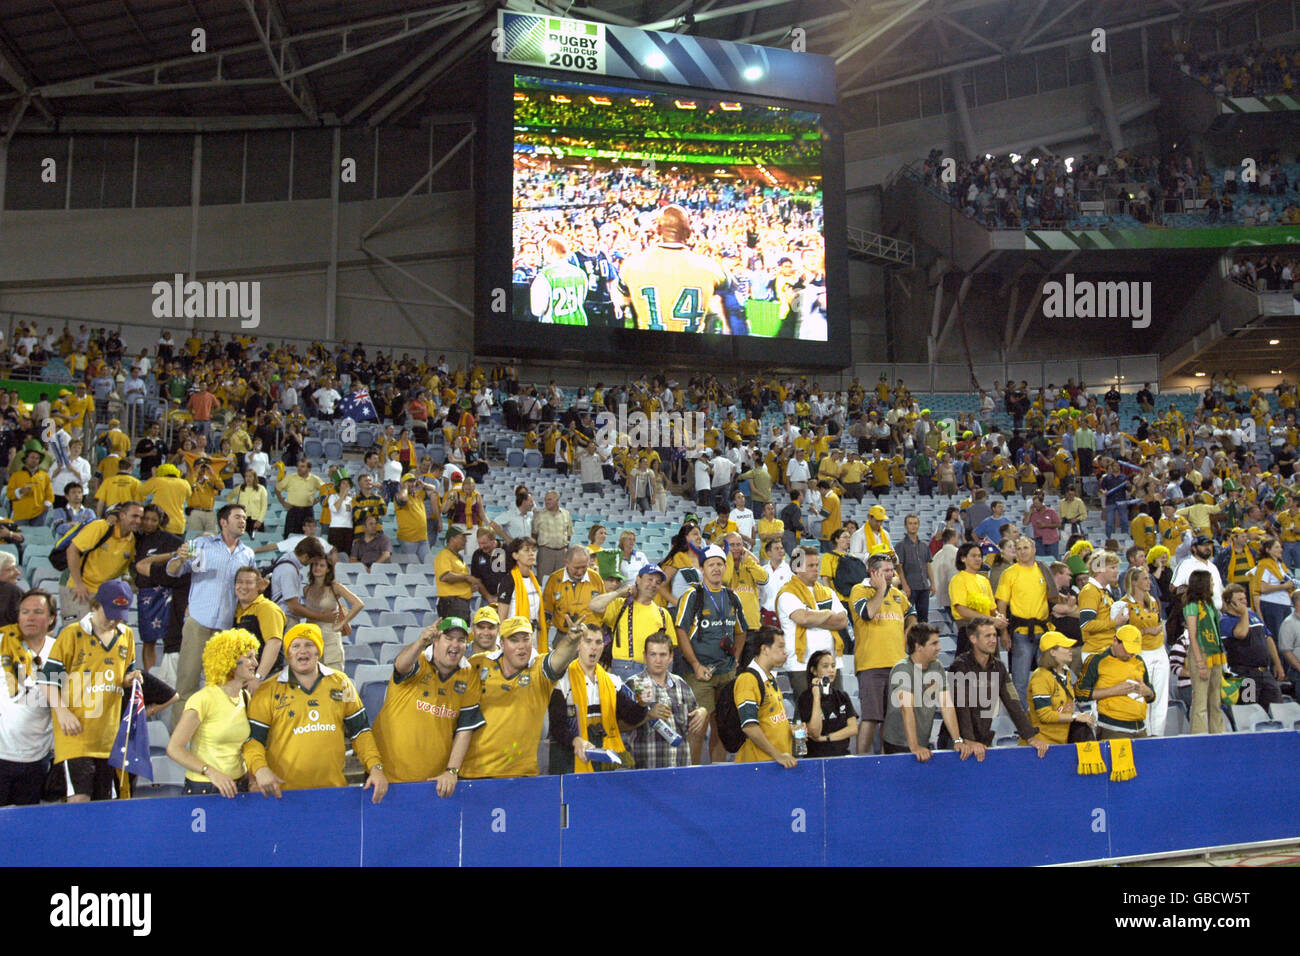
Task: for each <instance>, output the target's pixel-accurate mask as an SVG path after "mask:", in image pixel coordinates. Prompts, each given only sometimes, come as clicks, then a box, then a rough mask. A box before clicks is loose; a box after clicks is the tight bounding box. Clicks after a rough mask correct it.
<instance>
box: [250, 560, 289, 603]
mask: <svg viewBox="0 0 1300 956" xmlns="http://www.w3.org/2000/svg"><path fill="white" fill-rule="evenodd" d="M292 560H293V555H292V554H287V555H285V556H284V557H282V558H276V559H275V560H274V561H272V562H271V563H270V564H268V565H265V566H263V567H259V568H258V569H257V572H258V573H259V574H260V575H262V577H264V578H265V579H266V580H267V581H270V580H271V575H272V574H273V573H274V572H275V569H276V568H278V567H279V566H280V565H282V564H285V563H287V562H289V561H292ZM266 596H267V597H268V598H270V600H271V602H272V603H274V604H279V603H280V595H278V594H276V593H275V591H274V590H273V589H272V588H271V587H268V588H267V593H266Z"/></svg>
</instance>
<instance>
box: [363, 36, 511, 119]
mask: <svg viewBox="0 0 1300 956" xmlns="http://www.w3.org/2000/svg"><path fill="white" fill-rule="evenodd" d="M496 24H497V21H496V17H487V18H486V19H484V20H483V22H482V23H480V24H479V26H478V27H477V28H476V29H475V30H473V31H472V32H471V33H468V34H466V35H465V36H463V37H461V39H460V42H458V43H457V44H456V45H455V46H454V47H453V48H452V49H451V51H450V52H449V53H448V54H447V55H446V56H443V57H440V58H439V59H438V62H436V63H434V64H433V66H431V67H429V68H428V69H427V70H425V71H424V72H423V73H421V74H420V75H419V76H417V77H416V78H415V79H414V80H413V81H411V83H409V84H408V85H407V87H406V88H405V89H404V90H402V91H401V92H400V93H398V94H397V95H396V96H394V97H392V98H391V99H390V100H389V101H388V102H387V103H385V104H384V105H383V106H381V107H379V109H377V110H375V112H374V113H372V114H371V116H370V119H368V120H367V121H366V125H367V126H371V127H373V126H378V125H379V124H380V123H382V122H383V121H384V120H385V119H387V118H388V117H389V116H390V115H391V114H392V113H393V111H395V110H396V109H397V108H398V107H400V106H402V105H403V104H404V103H406V101H407V100H409V99H411V98H412V97H413V96H415V95H416V94H417V93H420V92H423V91H424V89H425V88H426V87H427V86H428V85H429V84H430V83H431V82H433V81H434V80H435V79H437V78H438V77H439V76H441V75H442V74H443V73H445V72H446V71H447V70H449V69H451V68H452V67H453V66H455V65H456V63H457V61H459V60H460V59H461V57H463V56H465V55H466V54H467V53H469V52H470V51H471V50H473V49H474V48H475V47H477V46H478V45H479V44H480V43H482V42H483V41H484V40H486V39H487V38H488V37H489V36H491V35H492V31H493V30H494V29H496Z"/></svg>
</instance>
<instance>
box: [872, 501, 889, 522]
mask: <svg viewBox="0 0 1300 956" xmlns="http://www.w3.org/2000/svg"><path fill="white" fill-rule="evenodd" d="M867 517H868V518H875V519H876V520H877V521H887V520H889V513H888V512H886V511H885V506H884V505H872V506H871V508H870V509H869V510H868V511H867Z"/></svg>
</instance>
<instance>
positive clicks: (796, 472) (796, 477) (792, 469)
mask: <svg viewBox="0 0 1300 956" xmlns="http://www.w3.org/2000/svg"><path fill="white" fill-rule="evenodd" d="M785 477H786V480H787V481H789V482H791V483H792V484H793V483H794V482H797V481H802V482H804V483H807V481H808V462H807V461H800V460H799V459H798V458H791V459H790V460H789V461H788V462H787V463H786V466H785Z"/></svg>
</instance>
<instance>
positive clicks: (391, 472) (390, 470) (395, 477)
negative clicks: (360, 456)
mask: <svg viewBox="0 0 1300 956" xmlns="http://www.w3.org/2000/svg"><path fill="white" fill-rule="evenodd" d="M401 480H402V460H401V459H400V458H399V459H398V460H397V461H391V460H390V461H386V462H384V481H401Z"/></svg>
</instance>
